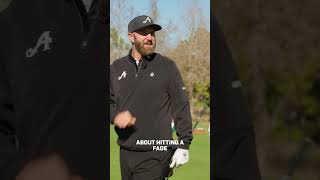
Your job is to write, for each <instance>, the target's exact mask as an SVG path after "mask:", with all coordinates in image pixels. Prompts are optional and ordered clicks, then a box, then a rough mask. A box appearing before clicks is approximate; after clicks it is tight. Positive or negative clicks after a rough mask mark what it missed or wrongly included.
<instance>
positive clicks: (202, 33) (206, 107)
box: [110, 0, 210, 180]
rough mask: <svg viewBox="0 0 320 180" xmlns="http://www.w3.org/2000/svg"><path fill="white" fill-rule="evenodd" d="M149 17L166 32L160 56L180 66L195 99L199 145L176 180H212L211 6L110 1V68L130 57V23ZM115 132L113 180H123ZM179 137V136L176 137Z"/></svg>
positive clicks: (206, 0)
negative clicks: (210, 128)
mask: <svg viewBox="0 0 320 180" xmlns="http://www.w3.org/2000/svg"><path fill="white" fill-rule="evenodd" d="M142 14H145V15H149V16H151V17H152V19H153V20H154V22H155V23H157V24H160V25H161V26H162V30H161V31H158V32H156V38H157V47H156V50H155V51H156V52H158V53H161V54H162V55H165V56H167V57H169V58H170V59H172V60H174V61H175V62H176V64H177V65H178V68H179V70H180V73H181V75H182V78H183V81H184V83H185V85H186V88H187V93H188V96H189V99H190V106H191V113H192V118H193V126H194V140H193V141H192V145H191V147H190V161H189V163H187V164H186V165H184V166H182V167H181V168H179V169H175V172H174V176H173V177H171V178H170V179H171V180H194V179H201V180H209V179H210V137H209V132H208V128H209V118H210V0H111V1H110V64H111V63H112V62H113V61H114V60H115V59H117V58H120V57H123V56H126V55H128V53H129V50H130V48H131V45H130V43H129V40H128V38H127V29H128V23H129V21H130V20H131V19H133V18H134V17H136V16H138V15H142ZM113 128H114V127H113V126H111V127H110V168H111V169H110V173H111V177H110V179H111V180H120V165H119V159H118V158H119V152H118V150H119V147H118V145H117V144H116V138H117V136H116V134H115V132H114V129H113ZM173 134H175V132H173Z"/></svg>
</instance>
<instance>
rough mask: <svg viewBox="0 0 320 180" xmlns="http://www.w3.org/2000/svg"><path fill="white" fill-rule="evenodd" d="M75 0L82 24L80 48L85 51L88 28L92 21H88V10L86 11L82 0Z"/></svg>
mask: <svg viewBox="0 0 320 180" xmlns="http://www.w3.org/2000/svg"><path fill="white" fill-rule="evenodd" d="M75 2H76V5H77V8H78V10H79V14H80V17H81V24H82V31H83V38H82V42H81V45H80V49H81V50H82V51H83V52H86V51H87V46H88V36H89V32H90V29H91V24H92V22H90V20H89V18H91V17H89V15H90V12H89V13H87V10H86V7H85V5H84V4H83V2H82V0H75ZM93 3H94V2H92V4H91V6H93ZM91 8H92V7H91Z"/></svg>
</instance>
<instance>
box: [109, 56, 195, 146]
mask: <svg viewBox="0 0 320 180" xmlns="http://www.w3.org/2000/svg"><path fill="white" fill-rule="evenodd" d="M124 110H129V111H130V112H131V113H132V115H133V116H134V117H136V118H137V119H136V124H135V125H134V126H133V127H130V128H125V129H119V128H117V127H115V130H116V132H117V134H118V144H119V145H120V146H121V147H122V148H125V149H129V150H137V151H148V150H152V145H149V146H147V145H144V146H141V145H137V144H136V142H137V140H171V139H172V133H171V121H172V120H174V123H175V127H176V131H177V135H178V138H179V140H183V142H184V145H182V144H181V145H180V144H179V146H169V147H173V148H177V147H180V148H185V149H188V147H189V145H190V143H191V141H192V120H191V114H190V105H189V100H188V97H187V93H186V90H185V87H184V84H183V81H182V78H181V75H180V72H179V70H178V68H177V66H176V64H175V62H174V61H172V60H170V59H169V58H167V57H164V56H162V55H160V54H157V53H154V54H153V55H151V56H149V57H147V58H144V59H142V60H141V62H140V63H139V67H136V64H135V62H134V60H133V58H132V57H131V55H130V53H129V55H128V56H125V57H123V58H121V59H118V60H116V61H114V62H113V64H112V65H111V66H110V112H111V113H110V119H111V122H113V120H114V117H115V116H116V115H117V113H119V112H121V111H124Z"/></svg>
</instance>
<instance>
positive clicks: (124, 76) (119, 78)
mask: <svg viewBox="0 0 320 180" xmlns="http://www.w3.org/2000/svg"><path fill="white" fill-rule="evenodd" d="M126 76H127V72H126V71H123V72H122V74H121V75H120V76H119V77H118V81H120V80H121V79H124V78H126Z"/></svg>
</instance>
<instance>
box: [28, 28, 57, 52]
mask: <svg viewBox="0 0 320 180" xmlns="http://www.w3.org/2000/svg"><path fill="white" fill-rule="evenodd" d="M50 43H52V38H51V37H50V31H45V32H43V33H42V34H41V36H40V37H39V39H38V41H37V44H36V46H35V47H33V48H29V49H28V50H27V51H26V57H27V58H31V57H33V56H34V55H35V54H36V53H37V52H38V49H39V48H40V47H41V45H43V49H42V51H48V50H50Z"/></svg>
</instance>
